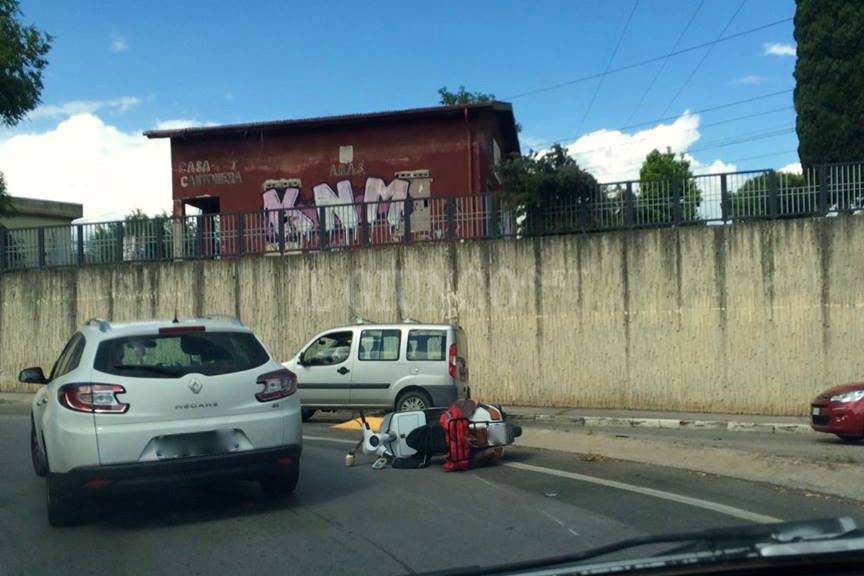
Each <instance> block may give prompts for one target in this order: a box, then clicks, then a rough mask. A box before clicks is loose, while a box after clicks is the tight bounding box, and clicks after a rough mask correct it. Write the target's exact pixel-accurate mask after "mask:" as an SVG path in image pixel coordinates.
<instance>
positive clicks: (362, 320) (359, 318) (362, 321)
mask: <svg viewBox="0 0 864 576" xmlns="http://www.w3.org/2000/svg"><path fill="white" fill-rule="evenodd" d="M354 324H377V322H375V321H374V320H370V319H368V318H363V317H362V316H357V317H356V318H354Z"/></svg>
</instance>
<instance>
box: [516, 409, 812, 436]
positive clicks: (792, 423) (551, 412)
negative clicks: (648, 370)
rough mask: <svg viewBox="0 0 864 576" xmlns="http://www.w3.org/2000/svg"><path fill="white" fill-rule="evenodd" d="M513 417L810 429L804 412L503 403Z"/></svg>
mask: <svg viewBox="0 0 864 576" xmlns="http://www.w3.org/2000/svg"><path fill="white" fill-rule="evenodd" d="M504 409H505V411H506V412H507V414H508V415H509V416H511V417H512V418H513V420H514V421H517V422H522V423H525V424H535V425H537V426H554V427H568V428H572V427H586V428H595V427H617V428H631V427H633V428H636V427H641V428H665V429H683V430H696V429H702V430H728V431H730V432H760V433H763V434H764V433H810V432H813V430H812V429H811V428H810V423H809V420H808V418H806V417H803V416H750V415H743V414H704V413H697V412H658V411H650V410H604V409H596V408H593V409H592V408H536V407H526V406H505V407H504Z"/></svg>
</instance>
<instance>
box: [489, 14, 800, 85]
mask: <svg viewBox="0 0 864 576" xmlns="http://www.w3.org/2000/svg"><path fill="white" fill-rule="evenodd" d="M791 21H792V18H783V19H781V20H775V21H774V22H769V23H767V24H763V25H761V26H757V27H755V28H750V29H748V30H742V31H741V32H736V33H735V34H730V35H729V36H724V37H722V38H718V39H716V40H712V41H711V42H703V43H702V44H697V45H696V46H690V47H688V48H682V49H680V50H675V51H672V52H669V53H668V54H664V55H662V56H655V57H654V58H649V59H647V60H642V61H639V62H634V63H633V64H627V65H626V66H619V67H618V68H613V69H611V70H608V71H607V72H606V73H605V74H603V73H596V74H590V75H588V76H582V77H581V78H575V79H573V80H568V81H566V82H559V83H558V84H552V85H550V86H544V87H542V88H535V89H533V90H529V91H527V92H522V93H519V94H513V95H512V96H505V97H504V100H516V99H518V98H525V97H526V96H533V95H535V94H540V93H543V92H549V91H551V90H558V89H559V88H564V87H566V86H572V85H574V84H580V83H582V82H587V81H589V80H595V79H597V78H600V77H601V76H604V75H606V76H608V75H610V74H617V73H618V72H624V71H625V70H631V69H633V68H638V67H640V66H645V65H646V64H653V63H654V62H660V61H661V60H663V59H664V58H671V57H674V56H679V55H681V54H686V53H688V52H693V51H694V50H699V49H701V48H705V47H707V46H710V45H711V44H718V43H720V42H728V41H730V40H735V39H736V38H741V37H742V36H747V35H748V34H753V33H755V32H759V31H761V30H766V29H768V28H772V27H774V26H779V25H780V24H785V23H786V22H791Z"/></svg>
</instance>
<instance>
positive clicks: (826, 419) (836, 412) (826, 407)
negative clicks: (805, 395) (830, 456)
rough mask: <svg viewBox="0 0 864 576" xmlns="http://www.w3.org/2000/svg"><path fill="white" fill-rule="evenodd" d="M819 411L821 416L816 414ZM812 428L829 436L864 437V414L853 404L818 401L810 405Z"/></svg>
mask: <svg viewBox="0 0 864 576" xmlns="http://www.w3.org/2000/svg"><path fill="white" fill-rule="evenodd" d="M817 410H818V412H819V414H814V412H815V411H817ZM810 427H811V428H812V429H813V430H815V431H817V432H826V433H828V434H839V435H841V436H864V414H862V413H860V412H859V411H858V410H857V409H856V408H855V407H854V406H853V405H852V404H841V403H838V402H827V401H818V400H817V401H814V402H812V403H811V405H810Z"/></svg>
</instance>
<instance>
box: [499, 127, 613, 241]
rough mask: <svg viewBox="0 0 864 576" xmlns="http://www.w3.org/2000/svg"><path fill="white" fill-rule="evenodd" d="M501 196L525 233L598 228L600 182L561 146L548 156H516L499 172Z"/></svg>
mask: <svg viewBox="0 0 864 576" xmlns="http://www.w3.org/2000/svg"><path fill="white" fill-rule="evenodd" d="M496 173H497V174H498V177H499V179H500V180H501V184H502V191H501V192H500V193H499V195H500V198H501V200H502V203H503V205H504V206H505V208H507V209H508V210H510V211H511V212H512V213H513V215H514V216H515V218H516V221H517V222H521V223H522V224H521V226H520V230H519V231H520V232H522V233H533V234H538V233H549V232H567V231H575V230H581V229H590V228H593V227H596V225H597V223H598V222H597V220H596V217H597V211H596V205H597V203H598V202H599V201H601V200H602V195H601V194H600V189H599V186H598V184H597V180H596V179H595V178H594V176H592V175H591V174H589V173H588V172H586V171H584V170H582V169H581V168H580V167H579V165H578V164H577V162H576V160H574V159H573V157H572V156H570V155H569V154H568V153H567V150H566V149H565V148H563V147H562V146H561V145H560V144H554V145H553V146H552V148H551V149H550V150H549V151H548V152H546V153H545V154H538V153H537V152H530V153H528V154H526V155H522V156H520V155H515V154H514V155H513V156H511V157H510V158H508V159H507V160H505V161H504V162H502V163H501V164H500V165H499V166H498V167H497V168H496Z"/></svg>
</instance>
